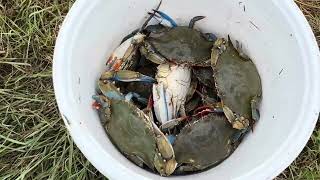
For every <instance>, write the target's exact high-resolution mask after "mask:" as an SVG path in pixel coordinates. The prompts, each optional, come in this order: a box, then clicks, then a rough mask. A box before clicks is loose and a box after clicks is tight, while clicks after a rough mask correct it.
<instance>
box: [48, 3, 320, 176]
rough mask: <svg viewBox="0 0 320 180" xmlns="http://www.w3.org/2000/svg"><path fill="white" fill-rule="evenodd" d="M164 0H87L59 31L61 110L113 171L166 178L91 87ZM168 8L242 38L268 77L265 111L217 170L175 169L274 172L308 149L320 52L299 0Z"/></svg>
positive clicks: (81, 143)
mask: <svg viewBox="0 0 320 180" xmlns="http://www.w3.org/2000/svg"><path fill="white" fill-rule="evenodd" d="M157 4H158V1H156V0H121V1H118V0H78V1H77V2H76V3H75V4H74V6H73V8H72V9H71V11H70V12H69V14H68V16H67V17H66V19H65V22H64V24H63V26H62V28H61V31H60V34H59V38H58V40H57V44H56V49H55V54H54V66H53V78H54V89H55V93H56V98H57V102H58V105H59V109H60V112H61V114H62V117H63V119H64V121H65V124H66V126H67V128H68V130H69V131H70V133H71V135H72V137H73V139H74V141H75V143H76V144H77V146H78V147H79V148H80V149H81V151H82V152H83V154H84V155H85V156H86V157H87V158H88V159H89V160H90V162H91V163H92V164H93V165H94V166H95V167H96V168H97V169H98V170H99V171H100V172H101V173H103V174H104V175H105V176H107V177H108V178H110V179H165V178H164V177H160V176H158V175H156V174H152V173H150V172H148V171H145V170H143V169H140V168H139V167H137V166H136V165H134V164H133V163H131V162H129V161H128V160H127V159H126V158H125V157H124V156H122V155H121V154H120V153H119V152H118V151H117V150H116V149H115V147H114V146H113V145H112V144H111V143H110V141H109V139H108V137H107V135H106V134H105V132H104V129H103V127H102V126H101V124H100V121H99V118H98V116H97V113H96V112H95V110H93V109H92V107H91V104H92V102H93V101H92V99H91V96H92V95H93V94H95V86H96V80H97V79H98V77H99V75H100V73H102V72H103V70H104V68H105V62H106V59H107V57H108V56H109V55H110V53H111V52H112V51H113V50H114V49H115V47H117V46H118V45H119V43H120V41H121V39H122V37H124V36H125V35H127V34H128V33H129V32H131V31H132V30H134V29H136V28H138V27H139V26H141V24H142V22H144V20H145V18H146V15H147V12H148V11H149V10H151V9H152V8H155V7H156V6H157ZM160 10H162V11H164V12H166V13H167V14H169V15H170V16H171V17H173V18H174V19H175V20H177V22H178V23H179V24H185V25H187V22H188V21H189V20H190V19H191V18H192V17H193V16H197V15H204V16H206V18H205V19H204V20H201V21H199V22H198V23H197V24H196V28H200V29H201V30H203V31H206V32H213V33H216V34H217V35H218V36H226V35H227V34H230V35H231V37H232V38H233V39H237V40H239V41H240V42H241V43H242V44H243V48H244V49H245V51H246V52H247V54H248V55H249V56H250V57H251V58H252V59H253V61H254V63H255V64H256V65H257V68H258V70H259V73H260V75H261V79H262V84H263V101H262V104H261V119H260V121H259V122H258V123H257V126H256V128H255V131H254V132H253V133H251V134H249V135H248V136H247V138H246V139H245V140H244V142H243V143H242V144H241V145H240V146H239V148H238V149H237V150H236V151H235V152H234V153H233V154H232V156H231V157H230V158H228V159H227V160H226V161H224V162H223V163H222V164H220V165H219V166H217V167H215V168H213V169H210V170H208V171H205V172H202V173H198V174H194V175H188V176H183V177H179V176H176V177H171V178H172V179H194V178H197V179H219V180H220V179H223V180H224V179H237V180H240V179H241V180H248V179H250V180H253V179H258V180H262V179H272V178H274V177H275V176H276V175H278V174H279V173H280V172H281V171H283V170H284V169H285V168H286V167H287V166H289V164H290V163H291V162H292V161H293V160H294V159H295V158H296V157H297V156H298V154H299V153H300V152H301V150H302V149H303V147H304V146H305V144H306V142H307V140H308V139H309V137H310V135H311V133H312V131H313V129H314V127H315V123H316V121H317V117H318V115H319V110H320V108H319V104H320V103H319V100H320V97H319V95H320V85H319V82H320V81H319V79H318V78H319V77H320V64H319V63H320V58H319V57H320V56H319V51H318V46H317V44H316V41H315V38H314V35H313V34H312V31H311V28H310V27H309V25H308V23H307V21H306V19H305V18H304V16H303V14H302V13H301V12H300V11H299V9H298V7H297V6H296V5H295V4H294V3H293V1H291V0H281V1H280V0H260V1H256V0H242V1H241V2H239V1H221V0H201V1H185V0H164V1H163V3H162V6H161V8H160Z"/></svg>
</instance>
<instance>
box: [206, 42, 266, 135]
mask: <svg viewBox="0 0 320 180" xmlns="http://www.w3.org/2000/svg"><path fill="white" fill-rule="evenodd" d="M211 59H212V67H213V69H214V78H215V82H216V88H217V91H218V95H219V97H220V98H221V102H222V106H223V111H224V113H225V115H226V117H227V118H228V120H229V121H230V123H231V124H232V126H233V127H234V128H236V129H242V130H243V129H247V128H248V127H249V126H251V125H252V124H253V122H255V121H257V120H258V119H259V110H258V108H259V103H260V101H261V95H262V87H261V80H260V76H259V73H258V71H257V68H256V66H255V65H254V63H253V62H252V61H251V60H250V59H247V58H244V56H243V55H241V54H240V53H239V52H238V51H237V49H236V48H235V47H234V46H233V44H232V42H231V40H230V37H229V39H228V40H225V39H223V38H220V39H218V40H217V41H216V42H215V44H214V47H213V49H212V58H211Z"/></svg>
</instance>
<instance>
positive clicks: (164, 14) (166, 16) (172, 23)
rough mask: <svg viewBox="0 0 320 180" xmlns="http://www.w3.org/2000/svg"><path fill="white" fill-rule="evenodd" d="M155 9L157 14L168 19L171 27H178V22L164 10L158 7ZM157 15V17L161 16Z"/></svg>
mask: <svg viewBox="0 0 320 180" xmlns="http://www.w3.org/2000/svg"><path fill="white" fill-rule="evenodd" d="M153 11H154V12H155V13H157V15H159V16H160V17H161V18H162V19H163V20H165V21H167V22H168V23H169V24H170V26H171V27H177V26H178V25H177V23H176V22H175V21H174V20H173V19H172V18H171V17H170V16H168V15H167V14H166V13H164V12H162V11H159V10H156V9H153ZM157 15H155V17H159V16H157Z"/></svg>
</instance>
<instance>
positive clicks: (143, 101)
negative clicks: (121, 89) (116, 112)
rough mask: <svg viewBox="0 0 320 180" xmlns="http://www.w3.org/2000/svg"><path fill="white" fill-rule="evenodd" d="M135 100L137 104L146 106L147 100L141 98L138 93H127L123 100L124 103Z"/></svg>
mask: <svg viewBox="0 0 320 180" xmlns="http://www.w3.org/2000/svg"><path fill="white" fill-rule="evenodd" d="M133 97H134V98H136V99H137V100H138V101H139V102H141V103H143V104H147V103H148V100H147V99H146V98H143V97H141V96H140V95H139V94H138V93H135V92H129V93H128V94H127V95H126V96H125V99H126V101H131V99H132V98H133Z"/></svg>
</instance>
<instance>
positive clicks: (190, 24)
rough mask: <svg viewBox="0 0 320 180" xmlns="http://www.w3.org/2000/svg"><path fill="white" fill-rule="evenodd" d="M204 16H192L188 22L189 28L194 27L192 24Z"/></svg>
mask: <svg viewBox="0 0 320 180" xmlns="http://www.w3.org/2000/svg"><path fill="white" fill-rule="evenodd" d="M204 18H205V16H196V17H194V18H192V19H191V21H190V23H189V28H193V27H194V24H195V23H196V22H197V21H200V20H201V19H204Z"/></svg>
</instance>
